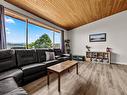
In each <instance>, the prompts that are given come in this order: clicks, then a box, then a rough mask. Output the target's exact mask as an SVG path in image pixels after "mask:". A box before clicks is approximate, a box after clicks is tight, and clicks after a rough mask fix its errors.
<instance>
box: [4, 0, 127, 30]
mask: <svg viewBox="0 0 127 95" xmlns="http://www.w3.org/2000/svg"><path fill="white" fill-rule="evenodd" d="M5 1H7V2H9V3H12V4H14V5H16V6H18V7H20V8H22V9H24V10H26V11H28V12H30V13H33V14H35V15H36V16H39V17H41V18H43V19H45V20H48V21H50V22H52V23H54V24H56V25H58V26H60V27H62V28H64V29H67V30H71V29H73V28H76V27H79V26H81V25H84V24H87V23H90V22H93V21H96V20H99V19H102V18H104V17H107V16H110V15H113V14H115V13H118V12H121V11H124V10H127V0H5Z"/></svg>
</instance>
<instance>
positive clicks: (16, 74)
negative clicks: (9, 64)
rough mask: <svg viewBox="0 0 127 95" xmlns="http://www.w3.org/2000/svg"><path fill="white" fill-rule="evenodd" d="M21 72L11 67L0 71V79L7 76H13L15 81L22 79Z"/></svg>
mask: <svg viewBox="0 0 127 95" xmlns="http://www.w3.org/2000/svg"><path fill="white" fill-rule="evenodd" d="M22 75H23V72H22V70H21V69H11V70H8V71H6V72H2V73H0V80H1V79H4V78H7V77H14V78H15V80H16V81H19V80H21V79H22Z"/></svg>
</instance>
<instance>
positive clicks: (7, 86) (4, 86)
mask: <svg viewBox="0 0 127 95" xmlns="http://www.w3.org/2000/svg"><path fill="white" fill-rule="evenodd" d="M17 88H18V86H17V84H16V82H15V80H14V79H13V78H7V79H3V80H0V95H3V94H6V93H9V92H10V91H12V90H14V89H17ZM10 95H11V94H10Z"/></svg>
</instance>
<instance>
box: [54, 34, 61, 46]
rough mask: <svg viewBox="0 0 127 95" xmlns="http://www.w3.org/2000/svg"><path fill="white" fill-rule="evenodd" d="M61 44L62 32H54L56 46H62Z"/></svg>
mask: <svg viewBox="0 0 127 95" xmlns="http://www.w3.org/2000/svg"><path fill="white" fill-rule="evenodd" d="M60 46H61V33H60V32H54V48H60Z"/></svg>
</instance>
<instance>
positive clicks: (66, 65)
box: [47, 61, 78, 92]
mask: <svg viewBox="0 0 127 95" xmlns="http://www.w3.org/2000/svg"><path fill="white" fill-rule="evenodd" d="M73 66H76V73H77V74H78V62H77V61H65V62H61V63H59V64H56V65H53V66H50V67H48V76H47V83H48V86H49V75H50V72H54V73H57V74H58V91H59V92H60V76H61V73H62V72H64V71H66V70H69V69H70V68H71V67H73Z"/></svg>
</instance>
